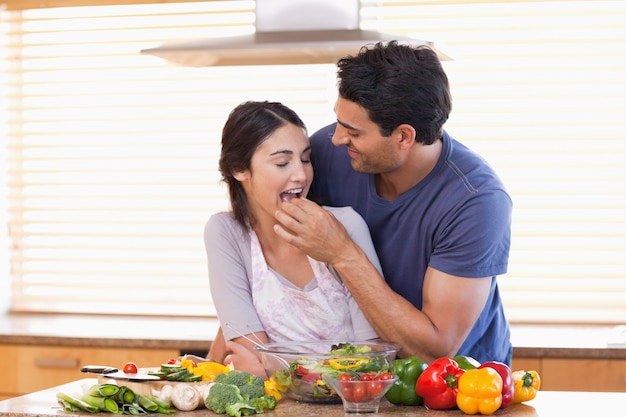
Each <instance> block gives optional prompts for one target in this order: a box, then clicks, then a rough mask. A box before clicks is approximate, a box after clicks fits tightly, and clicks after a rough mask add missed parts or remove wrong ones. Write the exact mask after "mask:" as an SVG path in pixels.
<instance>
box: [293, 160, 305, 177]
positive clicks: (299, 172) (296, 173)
mask: <svg viewBox="0 0 626 417" xmlns="http://www.w3.org/2000/svg"><path fill="white" fill-rule="evenodd" d="M291 180H292V181H304V180H306V169H305V167H304V163H303V162H300V163H299V164H296V167H295V168H294V170H293V172H292V173H291Z"/></svg>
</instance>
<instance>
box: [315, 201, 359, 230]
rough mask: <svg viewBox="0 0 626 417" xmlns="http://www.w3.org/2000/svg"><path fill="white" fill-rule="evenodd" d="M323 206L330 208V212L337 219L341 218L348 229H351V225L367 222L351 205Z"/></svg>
mask: <svg viewBox="0 0 626 417" xmlns="http://www.w3.org/2000/svg"><path fill="white" fill-rule="evenodd" d="M322 207H323V208H324V209H326V210H328V211H329V212H331V213H332V214H333V216H335V217H336V218H337V220H339V221H340V222H341V223H342V224H343V225H344V227H346V228H347V229H349V228H350V226H354V225H355V224H365V220H364V219H363V217H361V215H360V214H359V213H357V212H356V210H354V209H353V208H352V207H350V206H343V207H331V206H322Z"/></svg>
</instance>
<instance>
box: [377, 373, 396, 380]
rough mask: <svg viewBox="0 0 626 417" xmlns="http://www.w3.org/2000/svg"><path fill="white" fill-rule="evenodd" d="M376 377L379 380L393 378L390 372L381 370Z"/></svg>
mask: <svg viewBox="0 0 626 417" xmlns="http://www.w3.org/2000/svg"><path fill="white" fill-rule="evenodd" d="M378 379H380V380H381V381H389V380H390V379H393V375H391V372H383V373H382V374H380V375H379V376H378Z"/></svg>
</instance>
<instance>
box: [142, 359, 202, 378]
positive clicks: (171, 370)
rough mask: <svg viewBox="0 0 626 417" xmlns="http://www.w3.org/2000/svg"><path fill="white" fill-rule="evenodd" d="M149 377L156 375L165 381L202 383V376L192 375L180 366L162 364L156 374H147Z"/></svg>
mask: <svg viewBox="0 0 626 417" xmlns="http://www.w3.org/2000/svg"><path fill="white" fill-rule="evenodd" d="M148 374H149V375H156V376H158V377H160V378H161V379H164V380H167V381H179V382H198V381H202V375H194V374H193V372H191V371H189V369H187V368H184V367H182V366H181V365H180V364H178V363H175V364H170V363H164V364H162V365H161V368H160V370H159V371H158V372H148Z"/></svg>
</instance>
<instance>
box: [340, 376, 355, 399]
mask: <svg viewBox="0 0 626 417" xmlns="http://www.w3.org/2000/svg"><path fill="white" fill-rule="evenodd" d="M340 390H341V396H342V397H343V398H345V399H346V401H353V399H352V384H351V383H350V382H345V381H344V382H342V383H341V388H340Z"/></svg>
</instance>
